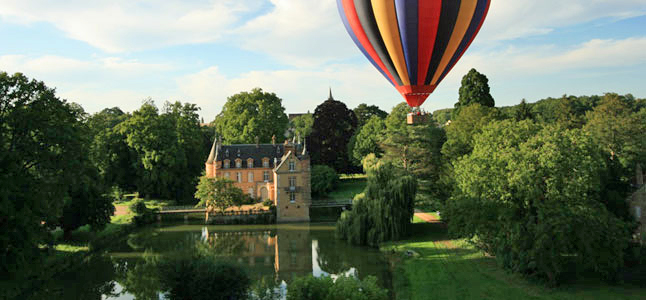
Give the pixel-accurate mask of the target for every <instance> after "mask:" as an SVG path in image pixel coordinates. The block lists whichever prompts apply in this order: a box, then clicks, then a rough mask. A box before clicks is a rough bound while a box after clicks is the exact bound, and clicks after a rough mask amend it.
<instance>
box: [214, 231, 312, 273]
mask: <svg viewBox="0 0 646 300" xmlns="http://www.w3.org/2000/svg"><path fill="white" fill-rule="evenodd" d="M201 239H202V241H204V242H206V243H208V244H209V245H210V246H211V248H212V249H213V251H215V252H216V254H218V255H220V256H223V257H227V258H230V259H233V260H235V261H237V262H238V263H240V264H242V265H245V266H246V267H247V268H248V271H249V274H250V275H251V276H252V278H253V277H256V279H257V277H262V276H263V275H267V274H268V273H273V274H274V275H275V280H276V281H277V282H280V281H283V280H284V281H286V282H290V281H291V280H292V279H293V278H294V277H296V276H303V275H307V274H312V269H313V268H312V255H313V252H314V251H316V250H315V249H316V248H313V247H312V240H311V237H310V233H309V231H308V230H303V229H302V228H299V229H298V230H289V229H272V230H257V231H254V230H250V231H230V232H227V231H217V232H212V233H209V230H208V228H207V227H203V228H202V238H201Z"/></svg>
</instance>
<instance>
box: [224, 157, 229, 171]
mask: <svg viewBox="0 0 646 300" xmlns="http://www.w3.org/2000/svg"><path fill="white" fill-rule="evenodd" d="M229 166H230V162H229V160H228V159H225V160H224V168H225V169H228V168H229Z"/></svg>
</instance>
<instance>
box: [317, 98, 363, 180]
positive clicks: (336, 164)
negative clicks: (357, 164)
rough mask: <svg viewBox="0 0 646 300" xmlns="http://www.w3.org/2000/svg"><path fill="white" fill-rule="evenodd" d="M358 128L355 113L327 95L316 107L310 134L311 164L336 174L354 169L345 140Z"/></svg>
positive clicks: (347, 140) (348, 139)
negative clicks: (334, 171) (325, 167)
mask: <svg viewBox="0 0 646 300" xmlns="http://www.w3.org/2000/svg"><path fill="white" fill-rule="evenodd" d="M356 129H357V117H356V116H355V114H354V112H353V111H351V110H349V109H348V107H347V106H346V105H345V104H344V103H343V102H340V101H337V100H334V99H333V98H330V99H328V100H326V101H325V102H323V103H322V104H320V105H319V106H317V107H316V110H315V111H314V125H313V126H312V134H311V135H310V144H309V145H308V147H310V146H311V147H310V153H311V155H312V164H316V165H328V166H330V167H332V168H334V169H335V170H336V172H337V173H349V172H353V171H354V169H353V168H352V164H351V162H350V158H349V156H348V142H349V141H350V138H351V137H352V136H353V135H354V133H355V131H356Z"/></svg>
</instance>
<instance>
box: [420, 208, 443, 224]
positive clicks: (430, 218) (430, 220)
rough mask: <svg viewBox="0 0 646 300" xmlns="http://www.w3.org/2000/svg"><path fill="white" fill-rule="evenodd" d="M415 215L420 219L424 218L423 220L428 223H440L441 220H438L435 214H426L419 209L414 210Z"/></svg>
mask: <svg viewBox="0 0 646 300" xmlns="http://www.w3.org/2000/svg"><path fill="white" fill-rule="evenodd" d="M415 216H417V217H418V218H420V219H422V220H424V221H426V222H428V223H442V221H440V219H438V218H437V217H436V216H434V215H432V214H427V213H425V212H421V211H419V210H417V209H416V210H415Z"/></svg>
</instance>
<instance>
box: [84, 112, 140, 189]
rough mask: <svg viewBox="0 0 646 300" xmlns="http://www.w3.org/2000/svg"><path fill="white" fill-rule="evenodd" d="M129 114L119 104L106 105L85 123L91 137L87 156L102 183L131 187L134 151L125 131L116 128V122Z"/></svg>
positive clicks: (134, 171)
mask: <svg viewBox="0 0 646 300" xmlns="http://www.w3.org/2000/svg"><path fill="white" fill-rule="evenodd" d="M129 117H130V116H129V115H127V114H125V113H124V112H123V111H121V109H119V108H118V107H113V108H106V109H104V110H102V111H100V112H98V113H96V114H93V115H92V116H90V117H89V118H88V121H87V124H88V127H89V128H90V134H91V136H92V137H93V138H92V141H91V145H90V160H91V161H92V164H93V165H94V166H95V167H96V168H97V170H98V171H99V175H100V181H101V182H102V184H103V185H105V186H110V187H113V186H116V187H118V188H120V189H123V190H130V191H133V190H135V189H136V186H135V185H134V182H136V176H137V170H136V169H135V165H136V163H137V158H136V156H137V154H136V152H134V151H133V150H132V149H131V148H129V147H128V143H127V141H126V136H125V134H122V133H121V132H120V131H119V130H118V125H119V124H120V123H122V122H124V121H125V120H127V119H128V118H129Z"/></svg>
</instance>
